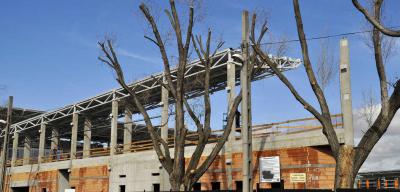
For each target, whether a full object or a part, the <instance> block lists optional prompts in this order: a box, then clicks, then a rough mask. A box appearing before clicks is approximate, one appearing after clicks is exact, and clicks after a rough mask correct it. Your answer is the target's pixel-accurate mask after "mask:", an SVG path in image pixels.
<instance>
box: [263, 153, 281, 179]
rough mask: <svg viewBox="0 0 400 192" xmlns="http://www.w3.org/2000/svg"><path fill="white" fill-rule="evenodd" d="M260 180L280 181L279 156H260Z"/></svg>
mask: <svg viewBox="0 0 400 192" xmlns="http://www.w3.org/2000/svg"><path fill="white" fill-rule="evenodd" d="M259 162H260V163H259V167H260V182H264V183H278V182H281V169H280V163H279V156H272V157H261V158H260V161H259Z"/></svg>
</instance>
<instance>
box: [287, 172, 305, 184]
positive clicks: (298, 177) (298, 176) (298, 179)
mask: <svg viewBox="0 0 400 192" xmlns="http://www.w3.org/2000/svg"><path fill="white" fill-rule="evenodd" d="M290 182H291V183H305V182H306V173H290Z"/></svg>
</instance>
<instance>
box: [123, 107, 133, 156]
mask: <svg viewBox="0 0 400 192" xmlns="http://www.w3.org/2000/svg"><path fill="white" fill-rule="evenodd" d="M132 126H133V122H132V111H131V110H130V109H129V108H128V107H125V124H124V153H129V152H131V151H130V150H131V143H132Z"/></svg>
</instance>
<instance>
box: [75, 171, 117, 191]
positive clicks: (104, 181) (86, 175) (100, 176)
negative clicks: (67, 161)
mask: <svg viewBox="0 0 400 192" xmlns="http://www.w3.org/2000/svg"><path fill="white" fill-rule="evenodd" d="M108 178H109V172H108V169H107V165H104V166H95V167H82V168H75V169H72V171H71V175H70V177H69V181H70V182H69V184H70V185H71V187H75V189H76V192H106V191H108V181H109V179H108Z"/></svg>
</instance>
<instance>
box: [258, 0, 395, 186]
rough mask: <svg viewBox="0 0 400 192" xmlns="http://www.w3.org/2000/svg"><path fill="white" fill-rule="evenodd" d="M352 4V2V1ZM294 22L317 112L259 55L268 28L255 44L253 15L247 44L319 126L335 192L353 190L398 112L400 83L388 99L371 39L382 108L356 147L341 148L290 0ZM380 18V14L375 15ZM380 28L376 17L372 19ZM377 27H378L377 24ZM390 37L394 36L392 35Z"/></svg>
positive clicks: (297, 11) (298, 14)
mask: <svg viewBox="0 0 400 192" xmlns="http://www.w3.org/2000/svg"><path fill="white" fill-rule="evenodd" d="M353 2H355V0H353ZM381 2H382V1H381V0H377V1H376V3H375V7H374V9H375V11H380V5H381ZM293 6H294V13H295V19H296V24H297V32H298V36H299V40H300V45H301V50H302V55H303V63H304V66H305V70H306V74H307V77H308V80H309V83H310V86H311V87H312V90H313V92H314V94H315V96H316V98H317V100H318V104H319V106H318V107H319V109H320V110H318V109H317V108H314V107H313V106H312V105H311V104H310V103H309V102H308V101H306V99H305V98H304V97H303V96H301V95H300V93H298V92H297V89H296V88H295V87H294V86H293V84H292V83H291V82H290V81H289V80H288V79H287V78H286V76H285V75H283V73H282V72H280V71H279V70H278V69H277V66H276V64H275V63H273V62H272V61H271V60H270V59H269V57H268V53H265V52H263V51H262V49H261V48H260V46H259V45H258V43H257V42H259V39H262V37H263V35H264V34H265V32H266V31H267V27H262V28H261V32H260V34H259V37H258V40H256V36H255V31H254V29H255V23H256V15H253V22H252V32H251V37H250V40H251V41H252V48H253V50H254V52H255V53H256V54H257V55H258V56H259V58H260V59H261V60H262V61H263V62H265V63H266V64H268V65H269V66H270V67H271V69H272V70H273V71H274V73H275V74H276V75H277V77H278V78H279V79H280V80H281V82H282V83H283V84H284V85H285V86H286V87H287V88H288V89H289V90H290V92H291V93H292V95H293V96H294V97H295V99H296V100H297V101H298V102H299V103H301V104H302V105H303V107H304V109H306V110H307V111H309V112H310V113H311V114H312V115H313V116H315V117H316V119H317V120H318V121H319V122H320V123H321V125H322V127H323V128H322V132H323V134H324V135H325V137H326V138H327V140H328V143H329V146H330V148H331V151H332V154H333V156H334V158H335V160H336V174H335V188H352V187H353V184H354V179H355V176H356V174H357V172H358V170H359V169H360V167H361V165H362V164H363V163H364V161H365V160H366V159H367V157H368V155H369V153H370V152H371V150H372V148H373V147H374V146H375V144H376V143H377V142H378V141H379V139H380V138H381V137H382V136H383V134H384V133H385V132H386V129H387V127H388V126H389V124H390V122H391V121H392V119H393V117H394V115H395V113H396V112H397V110H398V109H399V108H400V80H398V81H397V83H396V84H395V85H394V90H393V93H392V94H391V96H390V97H389V96H388V90H387V83H386V75H385V70H384V65H383V62H382V50H381V47H380V46H381V44H380V38H378V37H379V36H376V35H375V36H374V48H375V49H374V50H375V57H376V66H377V71H378V75H379V78H380V82H381V84H380V85H381V87H380V88H381V103H382V108H381V110H380V112H379V114H378V117H377V118H376V120H375V121H374V122H373V123H372V125H371V126H370V127H369V128H368V129H367V132H366V133H365V134H364V136H363V137H362V138H361V141H360V142H359V144H358V145H357V146H356V147H353V146H349V145H342V144H340V142H339V140H338V136H337V135H336V132H335V130H334V127H333V122H332V119H331V113H330V110H329V106H328V103H327V101H326V98H325V95H324V92H323V90H322V88H321V85H320V83H318V81H317V79H316V76H315V73H314V70H313V67H312V64H311V60H310V57H309V53H308V44H307V41H306V35H305V33H304V29H303V21H302V17H301V12H300V6H299V3H298V0H293ZM375 15H380V14H375ZM373 20H374V21H377V23H378V24H379V17H375V18H373ZM379 25H380V24H379ZM392 34H395V33H393V32H392Z"/></svg>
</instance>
